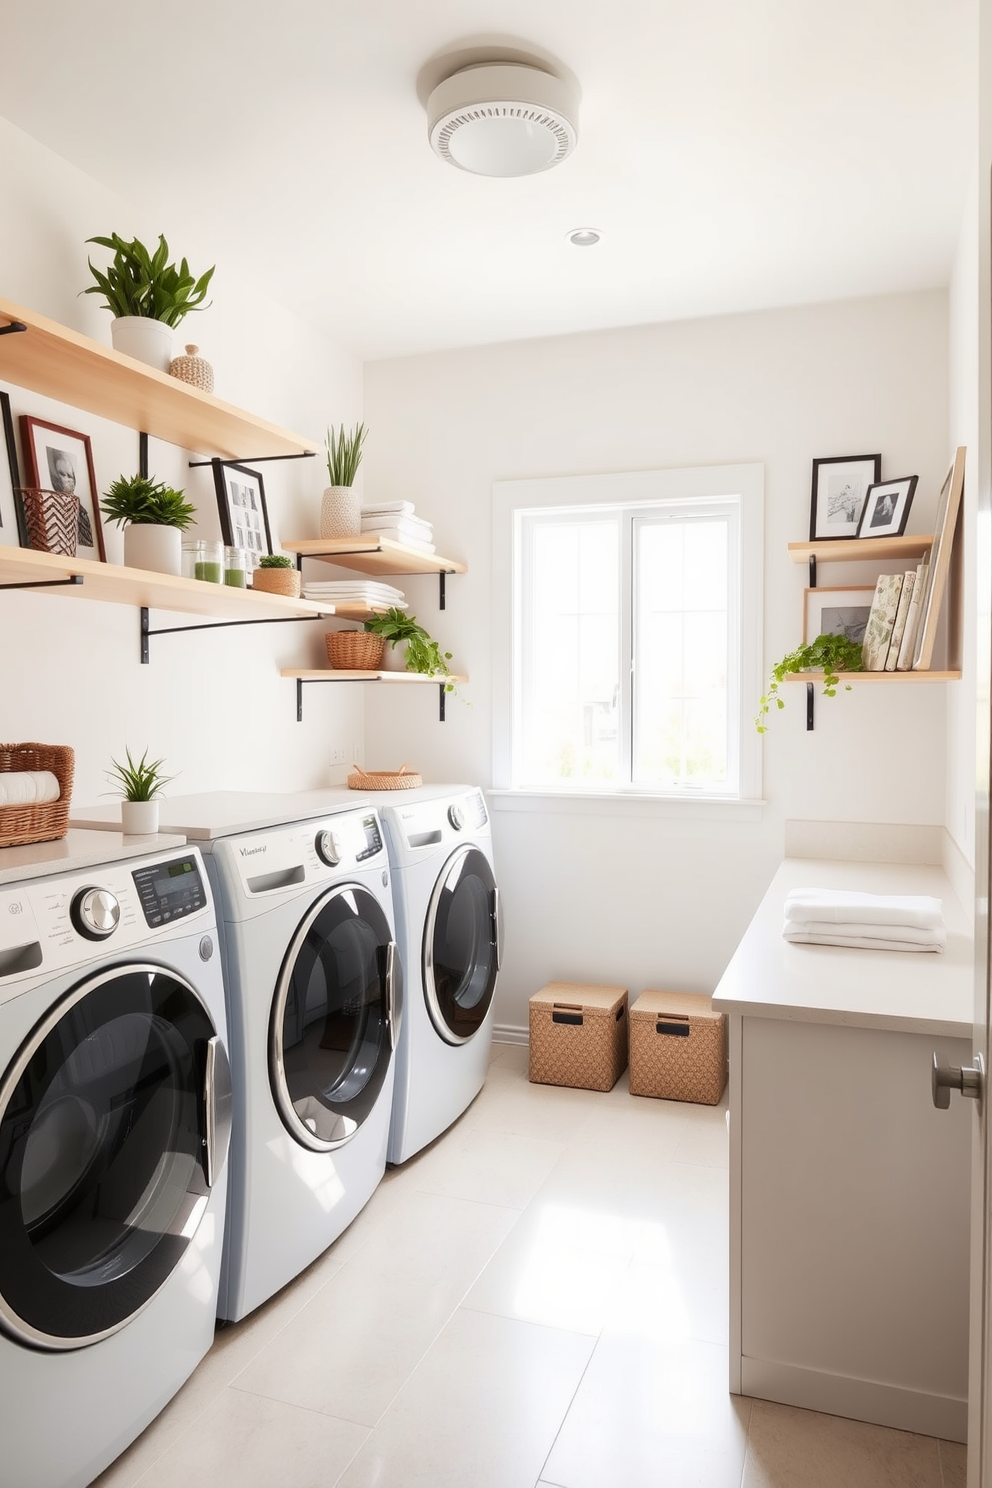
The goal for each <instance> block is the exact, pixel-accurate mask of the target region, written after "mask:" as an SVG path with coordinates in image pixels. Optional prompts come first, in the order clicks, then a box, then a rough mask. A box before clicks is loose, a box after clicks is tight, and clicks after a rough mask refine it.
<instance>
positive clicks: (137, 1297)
mask: <svg viewBox="0 0 992 1488" xmlns="http://www.w3.org/2000/svg"><path fill="white" fill-rule="evenodd" d="M80 835H82V834H80ZM50 846H51V848H52V849H54V850H55V851H53V854H52V858H51V859H50V860H49V861H48V862H47V864H46V863H44V862H42V861H40V860H39V859H38V858H37V857H35V860H34V861H33V863H32V865H31V868H30V870H29V871H30V872H31V873H32V874H33V875H34V876H31V877H27V876H25V878H23V879H13V878H12V877H11V875H10V873H9V871H5V872H4V875H3V881H0V1481H2V1482H3V1483H6V1484H10V1485H12V1488H14V1485H16V1488H82V1485H83V1484H86V1483H89V1482H91V1481H92V1479H93V1478H94V1477H96V1475H97V1474H98V1473H100V1472H101V1471H102V1470H103V1469H104V1468H105V1467H106V1466H107V1465H108V1464H109V1463H110V1462H112V1461H113V1459H114V1458H115V1457H116V1456H117V1455H118V1454H119V1453H120V1452H122V1451H123V1450H124V1448H125V1447H126V1446H127V1445H128V1444H129V1443H130V1442H131V1441H133V1439H134V1438H135V1437H136V1436H137V1435H138V1434H139V1433H140V1432H141V1431H142V1430H143V1428H144V1427H145V1426H146V1425H147V1424H148V1422H149V1421H151V1420H152V1419H153V1417H154V1416H156V1415H157V1414H158V1412H159V1411H160V1410H161V1409H162V1407H163V1406H164V1405H165V1404H166V1402H167V1401H168V1400H169V1399H170V1398H171V1397H172V1396H173V1395H174V1394H175V1393H176V1391H177V1390H178V1389H179V1388H180V1386H181V1385H182V1384H183V1382H184V1381H185V1380H186V1379H187V1378H188V1377H189V1376H190V1375H191V1374H192V1372H193V1370H194V1369H195V1367H196V1365H197V1364H198V1363H199V1361H200V1359H201V1358H202V1357H203V1355H204V1354H205V1353H206V1352H207V1350H208V1349H209V1348H210V1345H211V1343H212V1341H213V1335H214V1319H215V1314H216V1301H217V1290H218V1280H219V1273H220V1264H221V1245H222V1237H223V1230H224V1218H225V1202H226V1190H227V1171H226V1165H225V1159H226V1153H227V1145H228V1136H229V1132H230V1119H231V1084H230V1066H229V1064H228V1057H227V1038H226V1021H225V1005H224V988H223V982H222V976H221V959H220V954H219V948H218V945H217V936H216V923H215V918H214V908H213V903H212V899H211V895H210V890H209V885H208V882H207V878H206V875H205V873H204V871H203V866H202V863H201V860H200V857H199V854H198V853H197V851H196V849H195V848H190V847H184V846H181V847H179V848H174V849H172V850H171V851H169V852H161V853H156V854H154V855H150V854H145V855H143V856H140V857H135V856H133V852H132V850H131V849H127V848H119V849H118V850H116V857H117V859H118V860H117V861H111V862H108V863H100V864H98V865H97V866H95V867H86V868H85V869H81V868H78V867H77V868H76V869H74V870H73V871H72V872H65V871H53V868H57V869H61V870H64V869H65V867H66V862H65V859H64V857H62V858H61V860H60V855H59V852H58V850H59V849H61V848H62V844H61V843H55V844H50ZM104 847H105V849H106V856H107V857H108V858H114V857H115V846H114V844H112V843H111V842H109V841H106V840H105V839H101V848H100V850H101V851H103V849H104ZM11 851H13V852H21V851H25V852H26V851H27V850H22V849H12V850H11ZM32 856H33V855H32ZM122 858H124V859H128V860H125V861H121V860H120V859H122ZM8 861H9V860H8ZM20 871H21V870H20V869H19V870H18V872H20Z"/></svg>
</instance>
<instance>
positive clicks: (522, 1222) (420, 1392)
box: [97, 1045, 965, 1488]
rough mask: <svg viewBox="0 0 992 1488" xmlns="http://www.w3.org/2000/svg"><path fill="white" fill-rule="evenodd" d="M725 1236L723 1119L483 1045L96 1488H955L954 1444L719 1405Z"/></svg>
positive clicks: (957, 1451)
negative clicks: (554, 1072)
mask: <svg viewBox="0 0 992 1488" xmlns="http://www.w3.org/2000/svg"><path fill="white" fill-rule="evenodd" d="M726 1233H727V1138H726V1122H725V1111H724V1109H723V1108H716V1109H712V1108H707V1107H701V1106H682V1105H674V1104H669V1103H667V1102H662V1101H651V1100H643V1099H639V1098H637V1097H632V1096H630V1095H629V1093H628V1091H627V1082H626V1077H624V1078H623V1079H622V1080H621V1081H620V1083H619V1084H618V1085H617V1086H616V1088H615V1089H614V1090H613V1091H612V1092H611V1093H610V1094H609V1095H600V1094H594V1093H592V1092H589V1091H578V1090H560V1089H556V1088H552V1087H545V1086H536V1085H530V1084H528V1082H527V1062H526V1051H525V1050H523V1049H519V1048H514V1047H511V1046H509V1045H497V1046H496V1047H495V1048H494V1051H493V1062H492V1067H491V1072H490V1079H489V1081H488V1083H487V1085H486V1088H485V1089H484V1091H483V1092H482V1094H481V1095H480V1096H479V1098H478V1100H477V1101H476V1102H475V1103H474V1105H473V1106H472V1107H471V1109H470V1110H469V1111H468V1112H466V1114H465V1115H464V1116H463V1117H462V1119H461V1120H460V1121H459V1122H458V1123H457V1125H456V1126H455V1127H454V1128H452V1130H451V1131H450V1132H448V1133H447V1134H446V1135H445V1136H444V1137H442V1138H441V1139H440V1140H439V1141H438V1142H436V1143H435V1144H434V1145H433V1146H432V1147H431V1148H429V1149H428V1150H427V1151H426V1152H424V1153H421V1154H420V1155H419V1156H418V1157H416V1158H414V1159H413V1160H412V1161H410V1162H409V1163H407V1164H405V1165H404V1166H403V1167H402V1168H400V1169H396V1170H392V1171H390V1172H389V1173H387V1175H386V1177H385V1179H384V1181H383V1183H382V1185H381V1186H380V1188H379V1189H378V1190H377V1192H376V1194H375V1195H374V1196H373V1198H372V1200H371V1202H370V1203H369V1205H368V1206H367V1208H366V1209H365V1210H364V1212H363V1213H362V1214H361V1215H360V1216H359V1217H358V1219H357V1220H356V1221H355V1223H354V1224H353V1225H352V1226H351V1228H350V1229H349V1230H348V1231H347V1233H346V1234H344V1235H343V1236H342V1237H341V1239H340V1240H339V1241H338V1242H337V1243H336V1244H335V1245H333V1246H332V1247H331V1249H330V1250H329V1251H328V1252H327V1253H326V1254H325V1255H324V1256H323V1257H322V1258H321V1259H320V1260H319V1261H317V1262H315V1263H314V1265H313V1266H311V1267H310V1269H309V1270H308V1271H307V1272H306V1273H305V1274H304V1275H303V1276H301V1277H299V1278H298V1280H297V1281H296V1282H294V1283H293V1284H292V1285H291V1286H289V1287H287V1288H286V1289H285V1291H283V1292H282V1293H281V1294H280V1295H279V1296H278V1297H276V1298H274V1299H273V1300H272V1301H271V1302H269V1303H268V1304H267V1305H266V1306H265V1307H263V1308H260V1309H259V1311H258V1312H256V1313H254V1314H253V1315H252V1316H251V1317H250V1318H246V1319H245V1320H244V1321H243V1322H241V1323H237V1324H233V1325H231V1326H229V1327H226V1328H224V1329H222V1330H221V1331H220V1332H219V1333H218V1335H217V1342H216V1344H215V1346H214V1348H213V1350H212V1351H211V1353H210V1354H209V1355H208V1357H207V1358H206V1359H205V1360H204V1361H203V1363H202V1364H201V1365H200V1367H199V1369H198V1370H197V1371H196V1373H195V1374H194V1376H193V1378H192V1379H191V1380H190V1381H189V1382H188V1383H187V1385H186V1386H185V1388H184V1389H183V1390H182V1391H181V1392H180V1393H179V1395H178V1396H177V1397H176V1399H175V1400H174V1401H173V1402H172V1403H171V1405H169V1406H168V1407H167V1409H166V1410H165V1411H164V1412H163V1413H162V1415H161V1416H160V1417H159V1418H158V1420H157V1421H155V1422H154V1423H153V1424H152V1425H151V1426H150V1427H149V1428H148V1430H147V1431H146V1432H145V1433H144V1435H143V1436H142V1437H140V1438H139V1440H138V1441H137V1442H135V1443H134V1445H133V1446H132V1447H131V1448H130V1449H129V1451H127V1452H126V1453H125V1454H124V1456H123V1457H121V1458H119V1459H118V1461H117V1462H116V1463H115V1464H114V1465H113V1466H112V1467H111V1468H109V1469H108V1470H107V1472H106V1473H104V1474H103V1475H102V1476H101V1477H100V1478H99V1479H98V1480H97V1482H98V1485H99V1488H226V1485H229V1484H230V1485H234V1484H236V1485H238V1488H272V1485H274V1484H278V1485H279V1488H428V1485H429V1488H837V1485H841V1484H842V1485H843V1488H964V1485H965V1451H964V1448H963V1447H961V1446H958V1445H956V1444H954V1443H947V1442H938V1441H935V1440H934V1439H932V1438H930V1437H923V1436H914V1435H910V1434H908V1433H904V1432H899V1431H890V1430H886V1429H884V1428H881V1427H876V1426H866V1425H863V1424H861V1423H860V1422H856V1421H845V1420H841V1419H838V1418H836V1417H833V1416H821V1415H817V1414H814V1413H812V1412H809V1411H800V1410H792V1409H791V1408H789V1407H787V1406H779V1405H771V1404H769V1403H767V1402H765V1401H760V1400H756V1401H750V1400H746V1399H741V1398H736V1397H733V1396H731V1395H729V1394H728V1393H727V1257H726Z"/></svg>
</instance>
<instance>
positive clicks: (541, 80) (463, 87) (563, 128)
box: [427, 62, 579, 176]
mask: <svg viewBox="0 0 992 1488" xmlns="http://www.w3.org/2000/svg"><path fill="white" fill-rule="evenodd" d="M578 104H579V101H578V97H577V94H576V91H575V89H574V88H572V87H571V86H570V85H569V84H568V83H566V82H565V81H564V80H563V79H562V78H559V77H554V76H552V74H551V73H549V72H543V71H542V70H541V69H540V68H538V67H528V66H524V65H522V64H519V63H503V62H501V63H480V64H478V65H476V66H473V67H463V68H462V69H461V70H460V71H458V72H456V73H453V74H452V76H451V77H449V78H445V79H444V81H443V82H441V83H439V84H438V85H437V87H436V88H435V89H434V91H433V93H432V94H431V95H430V97H429V98H428V100H427V128H428V135H429V137H430V142H431V147H432V148H433V150H434V151H435V153H436V154H438V155H440V157H441V159H442V160H446V161H447V162H448V164H449V165H454V166H457V167H458V169H459V170H464V171H471V172H472V173H473V174H474V175H477V176H530V175H533V174H535V172H537V171H544V170H550V169H551V167H552V166H553V165H560V164H561V162H562V161H563V160H564V159H565V158H566V156H568V155H571V153H572V151H573V150H574V149H575V143H576V140H577V139H578V115H579V107H578Z"/></svg>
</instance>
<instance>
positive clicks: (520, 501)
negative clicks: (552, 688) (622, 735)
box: [493, 464, 765, 812]
mask: <svg viewBox="0 0 992 1488" xmlns="http://www.w3.org/2000/svg"><path fill="white" fill-rule="evenodd" d="M764 484H765V482H764V466H763V465H761V464H741V465H704V466H688V467H685V468H681V469H672V470H645V471H625V472H622V473H619V474H615V475H579V476H557V477H550V478H546V479H536V480H519V481H496V482H495V483H494V485H493V786H494V790H495V792H496V793H497V794H503V793H506V794H508V795H510V796H513V797H516V798H517V800H518V803H519V804H520V805H522V806H523V805H524V804H525V801H526V799H527V798H531V799H533V800H535V801H538V800H539V801H542V802H545V803H551V804H553V803H558V802H561V803H565V804H567V805H570V804H571V803H580V802H586V803H590V808H587V809H592V810H596V809H597V807H596V805H595V803H596V802H601V803H602V802H605V803H606V804H607V806H608V805H609V803H611V802H612V803H616V802H619V801H623V800H625V799H633V800H635V801H637V802H639V803H644V802H646V801H657V802H661V803H665V804H666V805H669V804H670V805H671V806H672V807H673V808H674V809H676V810H677V811H679V812H681V811H682V810H684V809H686V808H688V807H689V806H691V805H692V804H694V803H695V804H710V803H712V804H713V805H716V806H727V807H730V808H739V807H740V806H741V805H749V804H750V805H758V804H760V797H761V747H760V738H759V736H758V734H757V731H756V730H755V727H754V723H753V720H752V718H751V714H750V711H749V708H748V699H753V700H754V704H755V708H757V700H758V698H759V697H760V695H761V683H762V645H761V621H762V602H763V599H762V597H763V584H762V569H763V556H764V530H763V529H764ZM728 497H736V498H738V500H739V511H740V532H739V543H740V549H739V552H740V562H739V578H740V628H739V634H738V656H739V671H738V675H739V697H740V706H739V718H738V722H737V729H736V731H735V737H736V743H737V748H738V750H739V760H740V790H739V793H738V794H728V793H723V792H721V793H719V794H716V793H713V794H712V795H707V794H706V792H705V791H703V792H701V791H698V790H696V789H678V790H674V791H672V790H666V791H658V790H652V789H650V788H640V787H637V786H627V785H624V786H621V787H617V788H615V789H610V788H609V787H604V788H602V789H597V790H593V791H590V790H589V789H587V788H584V787H581V788H575V787H569V786H567V785H564V784H563V785H561V786H553V787H548V786H542V787H541V788H540V789H537V790H521V789H519V788H517V787H515V785H514V782H513V777H512V766H513V739H514V729H515V727H516V726H517V720H516V717H515V708H516V703H515V689H514V679H515V677H516V676H519V675H520V666H521V657H520V655H519V654H518V655H516V656H515V655H514V654H513V646H514V645H517V646H518V647H519V644H520V642H519V639H516V640H515V637H518V636H519V628H520V627H519V623H518V619H519V605H520V595H519V593H518V592H517V577H516V562H515V552H514V535H515V531H516V528H517V520H518V514H519V513H521V512H527V511H532V510H535V509H544V510H551V509H554V508H555V507H563V508H568V507H571V508H577V507H582V506H589V507H600V508H604V507H627V508H629V507H637V506H644V507H652V506H657V505H658V504H659V503H676V504H678V505H679V506H683V507H684V506H685V505H686V504H691V503H692V502H694V501H699V502H700V504H701V505H702V504H703V503H706V504H709V505H712V503H713V502H716V501H719V500H721V498H722V499H724V500H725V499H726V498H728ZM505 804H506V805H510V804H511V803H510V802H506V803H505Z"/></svg>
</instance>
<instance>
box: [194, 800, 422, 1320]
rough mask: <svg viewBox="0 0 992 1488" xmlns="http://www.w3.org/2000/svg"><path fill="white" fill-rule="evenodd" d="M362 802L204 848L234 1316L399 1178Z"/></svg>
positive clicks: (390, 1006)
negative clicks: (215, 948)
mask: <svg viewBox="0 0 992 1488" xmlns="http://www.w3.org/2000/svg"><path fill="white" fill-rule="evenodd" d="M350 804H351V806H352V809H351V810H343V809H342V810H339V811H338V812H336V813H335V814H333V815H329V816H324V817H318V818H314V819H311V820H309V821H306V820H305V821H300V822H294V823H292V824H289V825H284V826H281V827H270V828H265V829H263V830H260V831H255V832H247V833H240V834H236V835H231V836H223V837H219V838H217V839H216V840H214V841H210V842H203V843H202V844H201V845H202V847H203V850H204V855H205V857H206V861H207V864H208V868H209V869H210V872H211V878H212V881H213V884H214V888H215V891H216V895H217V903H218V920H219V922H220V923H221V928H222V940H223V947H224V958H225V972H226V979H227V987H228V1016H229V1020H230V1030H231V1062H232V1066H233V1081H234V1131H233V1136H232V1143H231V1182H230V1193H229V1222H228V1228H227V1235H226V1239H225V1246H224V1262H223V1269H222V1278H221V1293H220V1300H219V1316H220V1317H222V1318H227V1319H231V1320H234V1319H237V1318H241V1317H244V1316H245V1315H246V1314H247V1313H249V1312H251V1311H252V1310H253V1309H254V1308H256V1307H258V1305H259V1304H260V1303H262V1302H264V1301H265V1300H266V1298H268V1297H271V1296H272V1295H273V1294H274V1293H275V1292H277V1291H278V1290H279V1289H280V1288H281V1287H283V1286H285V1285H286V1284H287V1282H289V1281H291V1280H292V1279H293V1277H294V1276H297V1275H298V1274H299V1273H300V1272H301V1271H302V1270H303V1269H304V1268H305V1267H306V1266H308V1265H309V1264H310V1262H311V1261H313V1260H315V1259H316V1257H317V1256H319V1255H320V1254H321V1252H322V1251H324V1250H325V1249H326V1248H327V1246H328V1245H330V1244H331V1243H332V1241H334V1240H335V1239H337V1237H338V1236H339V1235H340V1234H341V1232H342V1231H343V1230H344V1229H345V1228H346V1226H347V1225H349V1224H350V1223H351V1221H352V1220H353V1219H354V1218H355V1216H356V1215H357V1214H358V1212H359V1211H360V1210H361V1209H362V1208H363V1206H364V1205H365V1204H366V1203H367V1202H368V1200H369V1198H370V1197H371V1195H372V1193H373V1192H374V1191H375V1188H376V1187H377V1185H378V1183H379V1181H380V1179H381V1178H382V1175H383V1172H384V1171H385V1166H386V1143H387V1138H388V1133H389V1116H390V1110H391V1106H392V1097H393V1079H394V1064H395V1061H394V1047H395V1036H396V1028H397V1024H398V1021H399V1005H398V1004H399V997H400V992H401V977H400V970H399V965H398V959H397V956H396V944H395V936H394V930H393V909H392V898H391V887H390V872H389V861H388V858H387V855H386V849H385V845H384V842H383V837H382V833H381V831H380V822H379V817H378V815H377V813H376V811H375V809H374V807H372V806H368V805H366V806H364V807H358V808H357V809H355V808H356V802H355V797H354V794H353V793H352V796H351V802H350Z"/></svg>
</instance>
